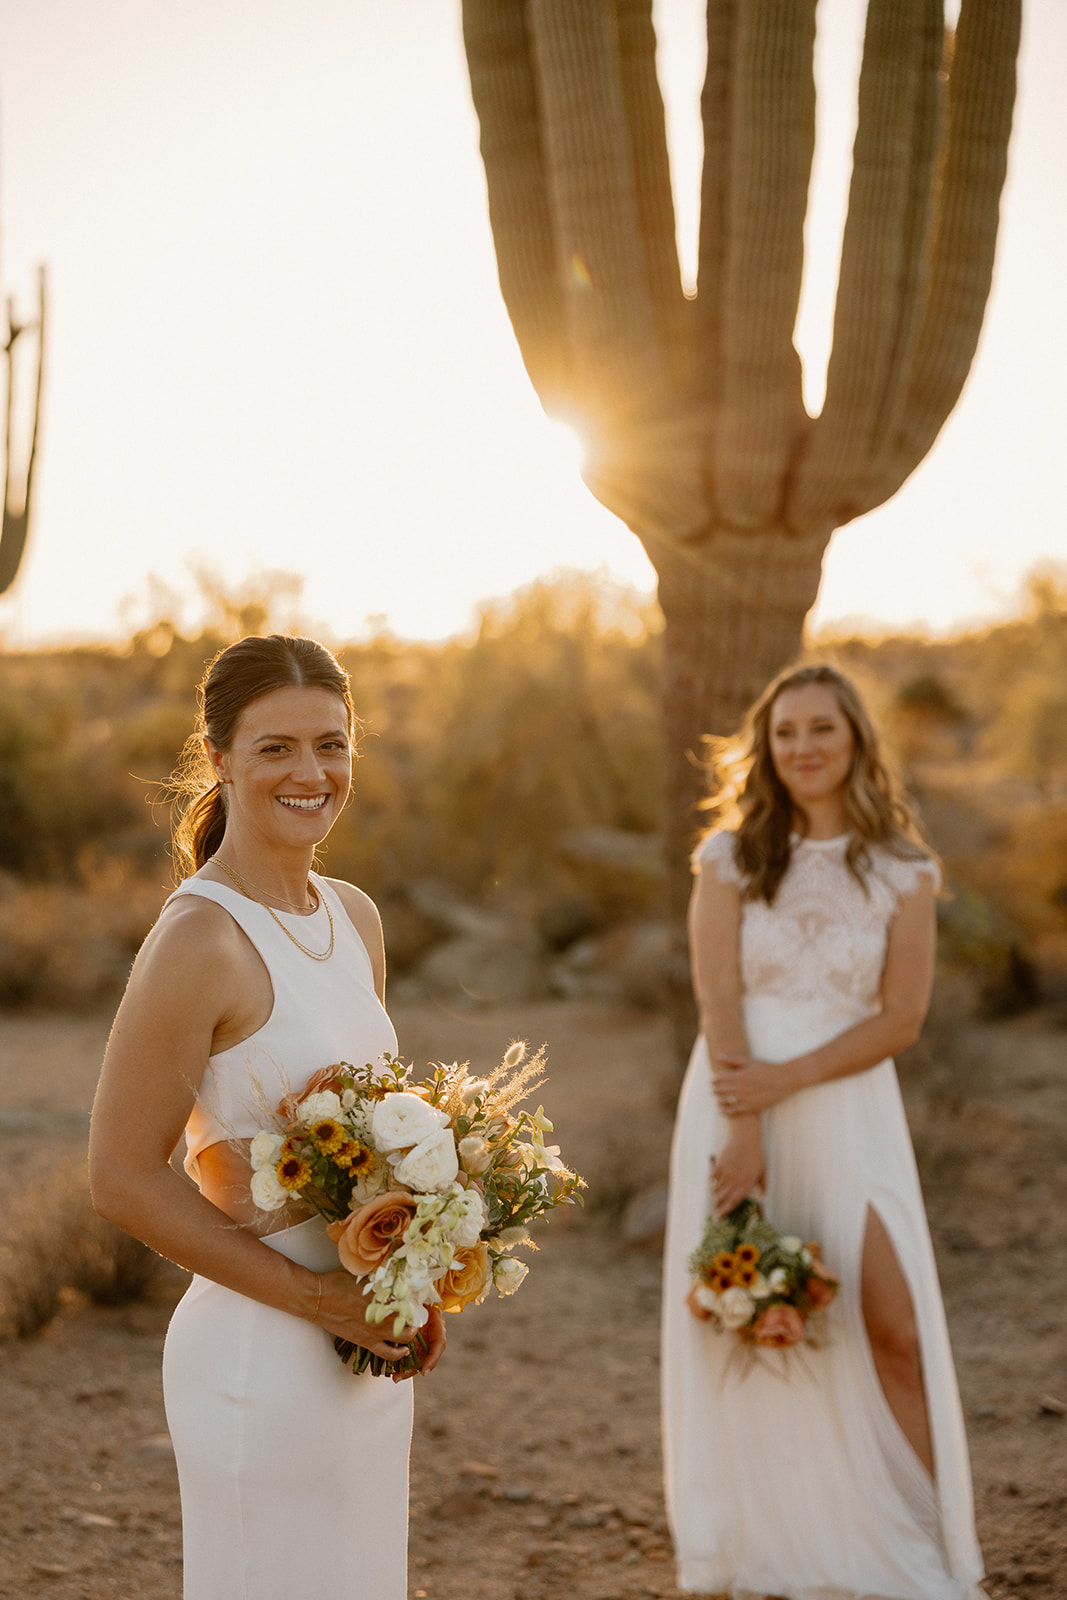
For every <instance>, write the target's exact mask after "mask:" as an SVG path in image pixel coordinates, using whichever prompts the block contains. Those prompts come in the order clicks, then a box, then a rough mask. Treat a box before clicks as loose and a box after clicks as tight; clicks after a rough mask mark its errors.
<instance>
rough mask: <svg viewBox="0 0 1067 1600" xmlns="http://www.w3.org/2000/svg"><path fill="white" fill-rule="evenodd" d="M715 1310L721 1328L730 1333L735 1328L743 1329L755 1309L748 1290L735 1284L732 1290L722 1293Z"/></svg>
mask: <svg viewBox="0 0 1067 1600" xmlns="http://www.w3.org/2000/svg"><path fill="white" fill-rule="evenodd" d="M715 1309H716V1313H717V1315H718V1318H719V1321H720V1322H721V1323H722V1325H723V1327H724V1328H726V1329H727V1330H728V1331H729V1332H731V1333H732V1332H734V1331H735V1330H736V1329H737V1328H743V1327H744V1326H745V1323H746V1322H748V1321H750V1320H751V1317H752V1312H753V1310H754V1309H755V1308H754V1305H753V1301H752V1296H751V1295H750V1294H749V1292H748V1290H747V1289H742V1288H741V1286H740V1285H739V1284H735V1285H734V1286H733V1288H732V1289H726V1290H724V1291H723V1293H722V1294H721V1295H720V1296H719V1304H718V1305H717V1307H716V1308H715Z"/></svg>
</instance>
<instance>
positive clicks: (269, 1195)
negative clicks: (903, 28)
mask: <svg viewBox="0 0 1067 1600" xmlns="http://www.w3.org/2000/svg"><path fill="white" fill-rule="evenodd" d="M251 1188H252V1199H253V1202H254V1203H255V1204H256V1205H257V1206H258V1207H259V1209H260V1210H261V1211H278V1210H279V1209H280V1208H281V1207H282V1206H284V1205H285V1203H286V1201H287V1200H291V1199H292V1195H291V1194H290V1193H289V1190H288V1189H283V1188H282V1186H281V1184H280V1183H279V1182H278V1176H277V1173H276V1172H275V1170H274V1168H273V1167H260V1169H259V1171H258V1172H255V1173H253V1174H252V1184H251Z"/></svg>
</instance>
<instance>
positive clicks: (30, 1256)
mask: <svg viewBox="0 0 1067 1600" xmlns="http://www.w3.org/2000/svg"><path fill="white" fill-rule="evenodd" d="M159 1267H160V1259H159V1257H158V1256H157V1255H155V1254H154V1252H153V1251H151V1250H149V1249H148V1247H147V1246H146V1245H143V1244H141V1243H140V1241H139V1240H137V1239H131V1238H130V1237H129V1235H128V1234H125V1233H123V1232H122V1231H121V1229H119V1228H116V1227H114V1226H113V1224H112V1223H110V1222H107V1221H105V1220H104V1218H103V1217H99V1216H97V1214H96V1212H95V1211H94V1210H93V1206H92V1201H91V1200H90V1198H89V1183H88V1178H87V1175H86V1171H85V1167H84V1165H78V1164H76V1163H73V1162H67V1163H61V1164H60V1165H58V1166H57V1167H56V1169H55V1171H54V1172H53V1174H52V1176H51V1178H50V1180H49V1182H48V1184H47V1186H43V1187H42V1188H40V1189H38V1190H32V1189H31V1190H27V1191H24V1192H23V1193H21V1194H19V1195H17V1196H16V1197H15V1198H14V1199H12V1200H11V1201H9V1203H8V1205H7V1207H6V1231H5V1234H4V1237H3V1240H2V1242H0V1325H2V1326H3V1327H4V1329H5V1330H6V1332H7V1333H8V1335H9V1336H14V1337H15V1338H19V1339H25V1338H29V1337H30V1336H31V1335H32V1334H35V1333H38V1332H39V1331H40V1329H41V1328H43V1327H46V1326H47V1325H48V1323H49V1322H51V1321H52V1319H53V1318H54V1317H55V1316H56V1315H57V1314H58V1312H59V1311H60V1309H61V1308H62V1306H63V1304H64V1301H65V1300H66V1299H67V1298H68V1297H69V1295H70V1293H71V1292H72V1291H73V1292H75V1293H78V1294H82V1295H85V1296H86V1297H87V1298H88V1299H89V1300H91V1301H93V1302H94V1303H96V1304H99V1305H120V1304H124V1303H126V1302H127V1301H131V1300H139V1299H141V1298H142V1297H143V1296H144V1295H145V1293H146V1292H147V1290H148V1289H149V1288H150V1287H151V1284H152V1282H153V1280H154V1278H155V1277H156V1274H157V1271H158V1269H159Z"/></svg>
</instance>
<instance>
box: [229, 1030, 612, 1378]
mask: <svg viewBox="0 0 1067 1600" xmlns="http://www.w3.org/2000/svg"><path fill="white" fill-rule="evenodd" d="M525 1055H526V1047H525V1045H523V1044H513V1045H512V1046H511V1048H510V1049H509V1050H508V1052H507V1054H506V1055H505V1057H504V1059H503V1061H502V1062H501V1063H500V1065H499V1066H498V1067H496V1068H495V1069H494V1070H493V1071H492V1072H491V1073H490V1074H489V1076H488V1077H487V1078H484V1079H482V1078H475V1077H474V1076H473V1075H472V1074H471V1073H470V1071H469V1070H468V1067H467V1065H466V1064H464V1065H462V1066H461V1065H460V1064H459V1063H457V1062H453V1063H452V1064H451V1065H450V1066H444V1065H434V1067H433V1073H432V1076H431V1077H430V1078H429V1079H428V1080H427V1081H426V1082H422V1083H416V1082H414V1081H413V1079H412V1076H411V1072H412V1069H411V1068H410V1067H409V1066H406V1065H405V1064H404V1063H403V1062H402V1061H399V1060H397V1059H396V1058H395V1057H393V1056H382V1057H381V1058H380V1062H379V1065H378V1066H372V1065H370V1064H369V1063H368V1064H367V1065H366V1066H362V1067H354V1066H351V1065H349V1063H348V1062H344V1061H342V1062H339V1063H337V1064H336V1065H334V1066H330V1067H323V1068H321V1069H320V1070H319V1071H318V1072H316V1073H315V1074H314V1076H313V1077H312V1078H311V1080H310V1081H309V1082H308V1083H307V1084H306V1085H305V1087H304V1088H303V1089H302V1090H301V1091H300V1092H299V1093H295V1094H289V1095H286V1097H285V1098H284V1099H283V1100H282V1101H281V1103H280V1104H279V1106H278V1108H277V1114H276V1116H275V1118H274V1124H275V1125H274V1126H273V1127H271V1128H264V1129H263V1130H262V1131H261V1132H260V1133H258V1134H257V1135H256V1137H255V1138H254V1139H253V1140H252V1149H251V1157H252V1168H253V1175H252V1199H253V1200H254V1202H255V1204H256V1205H257V1206H258V1207H259V1208H260V1209H261V1210H264V1211H275V1210H278V1209H279V1208H280V1207H281V1206H283V1205H285V1204H286V1203H287V1202H289V1201H291V1200H294V1199H299V1200H301V1201H303V1202H304V1203H305V1204H306V1205H308V1206H310V1207H311V1208H312V1209H313V1210H315V1211H317V1212H318V1213H319V1215H320V1216H323V1217H325V1218H326V1219H327V1221H328V1222H329V1227H328V1228H327V1232H328V1234H329V1236H330V1238H331V1239H333V1240H334V1242H335V1243H336V1245H337V1253H338V1256H339V1258H340V1263H341V1265H342V1266H343V1267H345V1268H346V1269H347V1270H348V1271H349V1272H351V1273H352V1274H353V1275H354V1276H355V1277H356V1278H358V1279H360V1280H361V1281H362V1283H363V1286H364V1288H363V1292H364V1294H366V1295H367V1297H368V1299H369V1301H370V1304H369V1307H368V1310H367V1320H368V1321H369V1322H372V1323H378V1324H380V1323H384V1322H386V1321H387V1320H388V1319H390V1318H391V1319H392V1321H393V1327H394V1331H395V1332H397V1333H399V1331H400V1329H401V1328H402V1327H404V1326H405V1324H406V1325H408V1326H414V1327H415V1328H422V1327H424V1326H425V1324H426V1322H427V1320H428V1318H429V1308H430V1306H434V1305H439V1306H441V1307H442V1308H443V1309H444V1310H445V1311H462V1310H463V1309H464V1308H465V1307H466V1306H468V1305H470V1304H472V1303H477V1302H478V1301H480V1300H482V1299H484V1298H485V1296H486V1294H488V1292H489V1289H490V1287H492V1288H495V1289H496V1290H497V1292H498V1293H499V1294H502V1295H508V1294H514V1292H515V1290H516V1289H517V1288H518V1287H519V1285H520V1284H521V1283H522V1281H523V1279H524V1278H525V1277H526V1274H527V1271H528V1270H529V1269H528V1267H527V1265H526V1263H525V1262H523V1261H520V1260H518V1259H516V1257H515V1256H514V1255H513V1254H512V1253H511V1252H512V1251H513V1249H514V1248H515V1246H516V1245H519V1244H526V1245H529V1246H530V1247H531V1248H533V1249H535V1248H536V1246H535V1245H533V1242H532V1240H531V1239H530V1237H529V1234H528V1231H527V1230H528V1228H529V1225H530V1223H532V1222H535V1221H536V1220H537V1218H538V1217H542V1216H544V1215H545V1213H546V1212H548V1211H551V1210H553V1209H554V1208H555V1207H556V1206H560V1205H569V1204H570V1203H571V1202H572V1201H573V1200H575V1199H578V1200H580V1198H581V1197H580V1195H579V1193H578V1191H579V1189H581V1188H582V1187H584V1185H583V1183H582V1180H581V1178H579V1177H578V1176H577V1174H576V1173H574V1172H571V1171H570V1170H569V1169H568V1168H567V1167H566V1166H564V1164H563V1162H562V1161H561V1159H560V1154H559V1146H558V1145H546V1144H545V1142H544V1136H545V1134H546V1133H548V1132H550V1131H551V1130H552V1124H551V1122H549V1121H548V1119H547V1117H546V1116H545V1114H544V1112H543V1110H542V1109H541V1107H540V1106H538V1108H537V1110H536V1111H529V1110H526V1109H521V1110H520V1109H517V1107H518V1102H519V1101H520V1100H522V1099H523V1098H524V1097H525V1096H526V1095H527V1094H528V1093H529V1092H530V1091H531V1090H532V1089H533V1088H536V1087H537V1085H538V1084H540V1083H542V1082H543V1081H544V1073H543V1071H542V1068H543V1064H544V1051H543V1050H539V1051H538V1052H537V1054H536V1055H535V1056H533V1057H532V1058H531V1059H530V1060H528V1061H527V1060H526V1059H525ZM334 1344H335V1347H336V1349H337V1351H338V1354H339V1355H340V1356H341V1358H342V1359H343V1360H345V1361H351V1363H352V1367H353V1370H354V1371H356V1372H365V1371H370V1372H373V1373H375V1374H376V1375H377V1374H380V1373H382V1372H402V1371H410V1370H412V1364H413V1363H414V1364H417V1352H414V1351H413V1355H412V1357H411V1358H409V1359H408V1361H406V1362H396V1363H394V1362H387V1361H385V1360H383V1359H382V1358H381V1357H380V1356H375V1355H373V1354H372V1353H371V1352H370V1351H369V1350H364V1349H362V1348H361V1347H359V1346H356V1345H353V1344H350V1343H348V1342H347V1341H346V1340H343V1339H335V1340H334Z"/></svg>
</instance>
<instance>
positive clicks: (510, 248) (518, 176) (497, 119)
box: [463, 0, 570, 413]
mask: <svg viewBox="0 0 1067 1600" xmlns="http://www.w3.org/2000/svg"><path fill="white" fill-rule="evenodd" d="M463 40H464V46H465V49H466V54H467V64H468V68H469V72H470V82H471V93H472V96H473V99H474V106H475V110H476V112H477V114H478V121H479V124H480V129H481V156H482V164H483V166H484V168H485V176H486V186H487V189H488V194H489V218H490V223H491V225H492V229H493V240H494V243H495V245H496V257H497V270H498V273H499V277H500V290H501V294H502V295H503V298H504V304H505V305H506V307H507V310H508V315H509V317H510V318H511V323H512V326H513V328H514V330H515V337H516V339H517V341H518V345H519V350H520V351H521V353H522V358H523V361H524V362H525V364H526V370H527V372H528V373H529V375H530V381H531V383H532V384H533V386H534V388H535V389H536V391H537V393H538V395H539V397H540V399H541V403H542V405H543V406H544V407H545V409H546V410H547V411H549V412H551V413H555V412H558V411H565V410H566V409H567V406H568V403H569V391H570V384H569V375H570V361H569V355H568V351H567V346H566V339H565V336H564V326H563V294H562V286H561V283H560V278H559V271H558V263H557V251H556V239H555V230H554V227H553V222H552V213H551V207H550V204H549V195H548V178H547V173H546V171H545V161H544V151H543V147H542V138H541V126H540V108H539V105H538V97H537V84H536V78H535V73H534V66H533V59H532V46H531V41H530V38H529V34H528V30H527V26H526V8H525V6H524V5H522V4H517V3H512V0H508V3H507V4H504V5H502V4H500V0H463Z"/></svg>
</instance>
